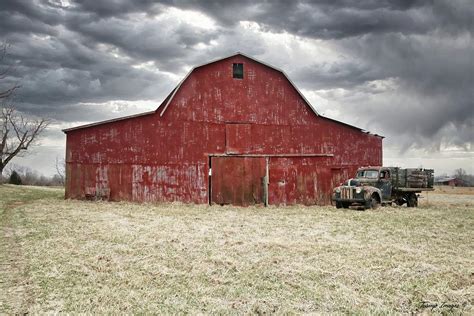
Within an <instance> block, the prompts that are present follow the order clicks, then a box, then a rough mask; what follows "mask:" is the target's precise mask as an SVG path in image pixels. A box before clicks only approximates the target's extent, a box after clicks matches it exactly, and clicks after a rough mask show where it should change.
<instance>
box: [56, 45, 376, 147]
mask: <svg viewBox="0 0 474 316" xmlns="http://www.w3.org/2000/svg"><path fill="white" fill-rule="evenodd" d="M239 55H240V56H243V57H245V58H247V59H249V60H252V61H254V62H256V63H259V64H261V65H264V66H266V67H268V68H271V69H273V70H275V71H277V72H280V73H281V74H282V75H283V77H284V78H285V79H286V80H287V81H288V82H289V83H290V84H291V86H292V87H293V88H294V89H295V91H296V92H297V93H298V94H299V96H300V97H301V98H302V99H303V100H304V102H305V103H306V104H307V105H308V107H309V108H310V109H311V111H312V112H313V113H314V114H315V115H316V116H319V117H321V118H323V119H326V120H329V121H332V122H335V123H338V124H341V125H344V126H347V127H350V128H353V129H357V130H359V131H361V132H363V133H367V134H370V133H369V132H368V131H365V130H363V129H361V128H358V127H356V126H353V125H350V124H346V123H343V122H340V121H337V120H334V119H331V118H328V117H324V116H322V115H320V114H319V113H318V112H317V111H316V109H315V108H314V107H313V106H312V105H311V103H310V102H309V101H308V100H307V99H306V97H305V96H304V95H303V94H302V93H301V91H300V90H299V89H298V88H297V87H296V85H295V84H294V83H293V81H291V79H290V78H289V77H288V76H287V75H286V73H285V72H284V71H283V70H281V69H279V68H277V67H274V66H272V65H269V64H267V63H265V62H263V61H260V60H258V59H255V58H253V57H251V56H248V55H246V54H244V53H241V52H237V53H235V54H232V55H230V56H226V57H222V58H219V59H216V60H213V61H210V62H207V63H204V64H201V65H198V66H195V67H193V68H192V69H191V70H190V71H189V72H188V73H187V75H186V76H185V77H184V78H183V79H182V80H181V81H180V82H179V83H178V85H177V86H176V87H175V88H174V89H173V90H172V91H171V92H170V94H169V95H168V96H167V97H166V98H165V99H164V100H163V102H162V103H161V104H160V105H159V106H158V108H157V109H156V110H153V111H148V112H144V113H139V114H135V115H129V116H123V117H119V118H115V119H110V120H105V121H101V122H96V123H91V124H86V125H81V126H76V127H71V128H67V129H63V132H64V133H67V132H70V131H73V130H77V129H83V128H88V127H92V126H97V125H102V124H106V123H111V122H116V121H122V120H126V119H130V118H135V117H139V116H145V115H151V114H155V113H157V112H158V111H160V117H162V116H163V115H164V113H165V112H166V110H167V109H168V106H169V105H170V103H171V101H173V98H174V96H175V95H176V93H177V92H178V91H179V89H180V87H181V85H182V84H183V83H184V82H185V81H186V79H188V77H189V76H190V75H191V74H192V73H193V72H194V71H195V70H196V69H198V68H201V67H204V66H207V65H210V64H213V63H216V62H219V61H222V60H225V59H229V58H232V57H235V56H239ZM374 135H375V136H378V137H382V138H383V136H380V135H377V134H374Z"/></svg>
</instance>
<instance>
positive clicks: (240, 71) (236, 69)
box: [232, 64, 244, 79]
mask: <svg viewBox="0 0 474 316" xmlns="http://www.w3.org/2000/svg"><path fill="white" fill-rule="evenodd" d="M232 77H233V78H236V79H243V78H244V64H233V76H232Z"/></svg>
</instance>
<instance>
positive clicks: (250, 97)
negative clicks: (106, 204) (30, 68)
mask: <svg viewBox="0 0 474 316" xmlns="http://www.w3.org/2000/svg"><path fill="white" fill-rule="evenodd" d="M233 63H243V64H244V79H233V78H232V64H233ZM168 100H171V102H170V104H169V105H168V108H167V109H166V111H165V112H164V114H163V116H160V113H161V111H162V108H163V106H161V107H160V110H159V111H157V112H152V113H150V114H146V115H141V116H135V117H131V118H128V119H124V120H117V121H111V122H106V123H103V124H99V125H92V126H88V127H85V128H80V129H72V130H69V131H67V146H66V147H67V149H66V162H67V168H66V169H67V184H66V197H67V198H79V199H81V198H85V197H86V194H87V192H89V193H90V192H95V193H96V194H97V195H101V194H102V195H107V197H106V198H108V199H110V200H133V201H150V202H154V201H183V202H194V203H208V202H209V201H212V200H213V199H214V198H215V199H214V201H216V202H218V203H219V201H224V200H219V198H218V197H217V196H215V197H214V196H211V190H210V184H211V187H213V186H214V185H217V184H216V183H215V182H213V181H225V182H224V183H221V184H219V185H218V187H221V188H227V187H229V186H230V187H231V188H232V186H233V185H234V183H235V185H238V184H239V183H244V184H245V183H252V185H255V183H256V181H257V180H258V181H260V177H261V168H258V170H257V169H256V170H254V172H255V174H253V175H250V178H248V179H247V178H245V177H244V178H239V175H238V172H237V173H235V172H232V171H229V175H228V176H224V177H222V179H221V180H217V178H216V179H214V178H213V176H210V178H209V162H210V159H216V158H217V157H216V156H225V155H231V156H232V157H234V156H239V157H243V156H251V155H254V158H253V159H254V160H252V159H250V158H247V162H250V161H252V163H253V162H255V161H259V163H261V161H268V173H269V184H268V201H269V203H270V204H327V203H330V197H331V190H332V188H333V187H334V186H335V185H338V184H339V183H338V182H339V181H342V180H341V179H345V178H347V177H348V176H349V175H351V174H353V173H354V172H355V170H356V169H357V168H358V167H360V166H366V165H381V163H382V138H381V137H379V136H374V135H371V134H367V133H364V132H362V131H361V130H359V129H357V128H353V127H350V126H348V125H345V124H342V123H339V122H336V121H333V120H330V119H327V118H324V117H322V116H318V115H316V114H315V113H314V112H313V111H312V109H311V108H310V106H309V105H308V104H307V103H306V101H305V100H304V99H303V98H302V97H301V96H300V94H299V93H298V91H297V90H296V89H295V88H294V86H293V85H292V84H291V83H290V82H289V81H288V80H287V79H286V77H285V76H284V75H283V74H282V73H281V72H279V71H278V70H275V69H273V68H271V67H268V66H266V65H263V64H261V63H259V62H256V61H254V60H252V59H249V58H247V57H245V56H242V55H235V56H233V57H230V58H227V59H223V60H220V61H217V62H214V63H211V64H208V65H205V66H202V67H199V68H196V69H195V70H194V71H193V72H192V73H191V74H190V75H189V76H188V77H187V79H186V80H185V81H184V82H183V83H182V84H181V86H180V87H179V89H177V90H176V92H175V94H174V97H173V98H172V99H171V97H170V96H169V97H168V98H167V99H166V100H165V102H167V101H168ZM165 102H163V103H165ZM318 154H323V155H322V156H317V155H318ZM255 155H259V156H261V157H263V158H259V159H257V158H255V157H256V156H255ZM299 155H301V157H298V156H299ZM311 155H314V156H311ZM277 156H278V157H277ZM212 157H214V158H212ZM265 157H268V160H266V158H265ZM262 159H263V160H262ZM244 160H245V159H244ZM244 160H241V161H244ZM216 161H219V160H216ZM222 161H224V160H221V161H220V162H222ZM227 161H230V160H226V162H227ZM236 161H238V160H232V163H233V164H234V166H238V165H239V164H238V163H236ZM247 162H246V163H247ZM217 163H218V164H219V162H217ZM266 163H267V162H265V167H267V166H266ZM251 169H252V168H250V169H249V170H251ZM217 172H219V171H217ZM246 176H249V175H246ZM252 177H254V178H252ZM249 179H250V180H249ZM92 188H93V189H94V190H93V191H91V190H92ZM234 189H235V190H234V191H235V192H247V193H248V192H250V191H248V190H247V189H241V191H239V190H240V189H239V190H238V188H234ZM231 191H232V190H231ZM251 191H252V190H251ZM262 192H263V190H260V189H258V190H256V191H255V190H253V191H252V194H253V195H255V194H261V193H262ZM235 194H237V193H235ZM242 194H244V193H242ZM245 194H246V193H245ZM262 194H263V193H262ZM253 195H252V196H251V195H248V199H249V200H248V201H244V200H241V199H240V200H239V199H238V201H237V200H236V201H232V203H234V204H240V205H247V204H253V203H262V201H263V199H261V198H254V197H253ZM250 199H253V200H252V201H253V202H252V201H250ZM255 201H256V202H255ZM227 202H228V199H227V197H226V200H225V203H227Z"/></svg>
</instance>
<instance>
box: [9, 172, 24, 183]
mask: <svg viewBox="0 0 474 316" xmlns="http://www.w3.org/2000/svg"><path fill="white" fill-rule="evenodd" d="M8 183H10V184H16V185H21V184H22V181H21V177H20V175H19V174H18V172H16V171H13V172H12V174H11V175H10V180H9V181H8Z"/></svg>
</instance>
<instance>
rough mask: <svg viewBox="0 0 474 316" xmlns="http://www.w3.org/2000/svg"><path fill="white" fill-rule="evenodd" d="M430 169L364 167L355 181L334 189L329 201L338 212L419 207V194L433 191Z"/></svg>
mask: <svg viewBox="0 0 474 316" xmlns="http://www.w3.org/2000/svg"><path fill="white" fill-rule="evenodd" d="M433 174H434V171H433V169H422V168H408V169H404V168H398V167H364V168H359V169H358V170H357V173H356V176H355V178H352V179H349V180H347V181H346V182H345V183H343V184H341V185H340V186H338V187H336V188H334V191H333V197H332V200H333V201H334V202H335V204H336V207H337V208H342V207H343V208H349V207H350V206H357V207H359V208H363V209H368V208H377V207H378V206H379V205H391V204H392V203H395V204H397V205H403V204H405V203H406V204H407V206H408V207H416V206H418V194H419V193H421V191H433V181H434V178H433V176H434V175H433Z"/></svg>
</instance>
